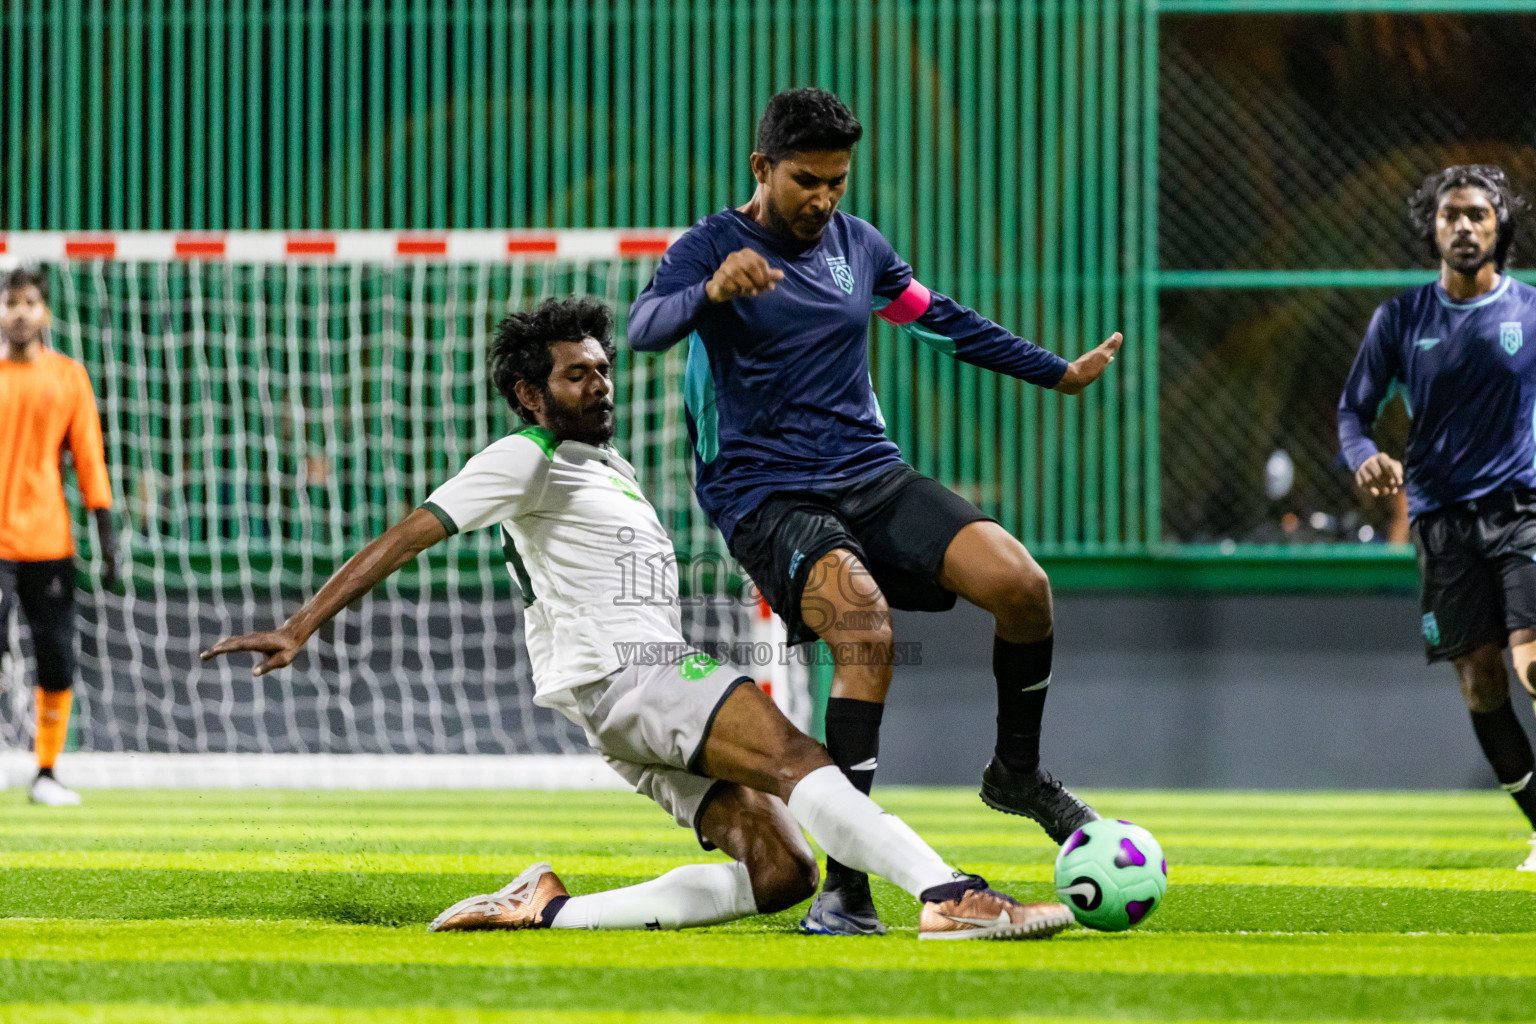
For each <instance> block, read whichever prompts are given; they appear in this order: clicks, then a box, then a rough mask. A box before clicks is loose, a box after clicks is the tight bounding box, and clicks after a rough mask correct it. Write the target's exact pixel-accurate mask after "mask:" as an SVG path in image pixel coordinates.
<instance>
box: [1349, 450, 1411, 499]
mask: <svg viewBox="0 0 1536 1024" xmlns="http://www.w3.org/2000/svg"><path fill="white" fill-rule="evenodd" d="M1355 484H1356V485H1357V486H1358V487H1359V488H1360V489H1361V490H1362V491H1364V492H1366V493H1367V494H1369V495H1370V496H1371V497H1373V498H1380V497H1383V496H1384V495H1388V494H1396V493H1397V492H1398V491H1400V490H1402V489H1403V464H1402V463H1401V462H1398V461H1397V460H1396V459H1394V458H1393V457H1392V456H1390V455H1388V454H1387V453H1386V452H1377V453H1376V454H1375V455H1372V456H1371V457H1370V458H1368V459H1366V460H1365V461H1364V462H1362V463H1360V468H1359V469H1357V470H1355Z"/></svg>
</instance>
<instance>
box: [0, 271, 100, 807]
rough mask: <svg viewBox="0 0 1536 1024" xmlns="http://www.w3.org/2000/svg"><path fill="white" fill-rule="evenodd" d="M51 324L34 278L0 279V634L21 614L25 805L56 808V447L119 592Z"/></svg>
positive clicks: (61, 609) (66, 624)
mask: <svg viewBox="0 0 1536 1024" xmlns="http://www.w3.org/2000/svg"><path fill="white" fill-rule="evenodd" d="M52 322H53V314H52V313H51V312H50V311H49V309H48V287H47V281H46V279H45V278H44V277H43V276H42V274H40V273H38V272H37V271H35V270H29V269H25V268H21V269H16V270H12V271H11V272H10V273H8V274H6V275H5V276H4V278H3V279H0V628H3V625H4V623H5V622H7V621H8V619H9V616H10V608H11V605H12V604H17V605H19V606H20V608H21V612H22V615H23V616H24V617H25V618H26V621H27V626H28V628H29V629H30V631H31V633H32V648H33V651H34V652H35V654H36V658H37V777H36V778H35V779H33V780H32V787H31V792H30V795H31V798H32V801H33V802H34V803H40V804H49V805H53V806H59V805H64V804H78V803H79V802H80V794H78V793H76V792H75V791H74V790H72V789H70V788H69V787H67V786H65V785H64V784H63V783H61V782H59V781H58V780H57V779H55V778H54V777H53V766H54V762H55V761H56V760H57V759H58V756H59V752H60V751H61V750H63V749H64V737H65V734H66V732H67V731H68V729H69V707H70V700H71V696H70V687H72V686H73V685H74V681H75V559H74V555H75V545H74V537H73V536H72V534H71V530H70V520H69V509H68V508H67V507H66V505H65V503H64V483H63V479H62V476H61V471H60V459H61V457H62V454H63V449H64V447H65V445H68V447H69V451H70V453H71V454H72V455H73V456H74V462H75V475H76V477H77V478H78V479H79V483H80V492H81V494H82V495H83V496H84V498H85V504H86V507H87V508H90V509H92V510H93V512H94V514H95V517H96V533H97V539H98V541H99V542H100V544H101V549H102V557H103V562H104V566H105V568H104V570H103V572H102V585H103V586H104V587H108V588H110V587H112V586H114V585H115V584H116V582H117V552H116V548H115V544H114V542H113V536H112V519H111V507H112V488H111V485H110V484H109V483H108V481H107V464H106V458H105V456H104V455H103V453H102V447H101V421H100V419H99V418H98V416H97V412H96V396H95V394H94V393H93V392H92V390H91V381H90V378H89V377H88V376H86V372H85V367H83V366H81V365H80V364H79V363H77V362H75V361H74V360H73V359H70V358H69V357H68V356H66V355H62V354H60V353H58V352H55V351H53V350H52V349H50V348H49V347H48V346H47V345H46V344H45V340H44V339H45V337H46V334H47V330H48V327H49V326H50V325H51V324H52Z"/></svg>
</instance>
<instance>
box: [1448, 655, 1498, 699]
mask: <svg viewBox="0 0 1536 1024" xmlns="http://www.w3.org/2000/svg"><path fill="white" fill-rule="evenodd" d="M1456 678H1457V682H1459V683H1460V684H1461V696H1462V699H1463V700H1465V701H1466V702H1467V707H1468V708H1469V709H1470V710H1472V711H1476V712H1478V713H1483V712H1487V711H1492V710H1494V709H1495V708H1498V707H1500V706H1502V705H1503V703H1504V702H1505V701H1506V700H1508V699H1509V676H1508V674H1507V673H1506V672H1505V670H1504V659H1503V657H1502V655H1500V656H1497V657H1492V658H1490V657H1486V656H1483V657H1479V656H1473V658H1471V659H1469V660H1468V662H1467V663H1465V664H1458V665H1457V666H1456Z"/></svg>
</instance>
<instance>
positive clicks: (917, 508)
mask: <svg viewBox="0 0 1536 1024" xmlns="http://www.w3.org/2000/svg"><path fill="white" fill-rule="evenodd" d="M994 521H995V520H993V519H992V517H991V516H989V515H987V514H986V513H985V512H982V511H981V510H980V509H978V508H977V507H976V506H975V505H972V504H971V503H970V502H968V501H966V500H965V499H964V498H962V497H960V496H959V495H958V494H956V493H954V492H953V491H951V490H950V489H949V488H947V487H945V486H944V485H942V484H940V483H938V482H937V481H935V480H930V479H929V478H928V477H926V476H923V475H922V474H921V473H919V472H918V471H917V470H915V469H913V468H912V467H911V466H908V465H905V464H903V465H900V466H896V467H893V468H892V469H890V470H887V471H885V472H882V473H878V474H876V475H875V476H873V477H870V478H868V479H865V480H859V481H856V482H854V483H852V484H849V485H847V486H846V487H844V488H841V489H840V490H837V491H835V492H828V491H814V492H802V493H792V494H776V495H774V496H773V497H771V498H769V499H768V500H767V501H765V502H763V503H762V504H761V505H759V506H758V507H757V509H756V510H755V511H753V512H752V513H751V514H750V515H748V516H747V517H746V518H745V519H743V520H742V521H741V522H740V523H738V524H737V525H736V531H735V533H733V534H732V535H731V555H732V556H733V557H734V558H735V559H736V561H737V562H739V563H740V564H741V567H742V568H743V569H744V570H746V572H747V574H748V575H749V576H751V577H752V582H754V583H755V584H757V589H758V590H759V591H761V592H762V595H763V597H764V599H765V600H767V602H768V605H769V607H771V608H772V609H773V610H774V611H775V612H777V613H778V614H779V617H780V618H782V619H783V620H784V623H785V626H786V627H787V628H788V632H789V643H790V644H791V645H793V644H801V643H806V642H808V641H811V640H815V639H816V631H815V630H814V629H813V628H812V627H811V626H809V625H807V624H806V623H805V621H804V620H803V619H802V618H801V616H800V595H801V592H802V591H803V590H804V589H805V580H806V575H807V574H808V573H809V571H810V569H811V567H812V566H813V565H815V564H816V562H817V561H818V560H819V559H820V558H821V557H822V556H823V555H825V554H826V553H827V552H828V551H832V550H835V549H837V548H846V549H848V550H849V551H851V552H853V554H854V555H856V556H857V557H858V559H859V561H861V562H863V563H864V566H865V567H866V568H867V569H869V572H870V575H871V576H872V577H873V578H874V581H875V583H876V584H878V585H879V587H880V591H881V593H883V594H884V595H885V600H886V603H887V604H889V605H890V606H891V607H892V608H900V609H902V610H904V611H919V612H942V611H948V610H949V609H950V608H953V607H954V606H955V595H954V593H953V592H952V591H949V590H946V589H944V587H942V586H941V585H940V584H939V574H940V570H942V569H943V567H944V552H945V551H947V550H948V549H949V543H950V541H952V540H954V539H955V534H957V533H959V532H960V530H961V528H962V527H964V526H966V525H967V524H969V523H975V522H994Z"/></svg>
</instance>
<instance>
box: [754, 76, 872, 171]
mask: <svg viewBox="0 0 1536 1024" xmlns="http://www.w3.org/2000/svg"><path fill="white" fill-rule="evenodd" d="M863 137H864V126H863V125H861V124H859V122H858V120H857V119H856V118H855V117H854V116H853V111H851V110H849V109H848V107H847V106H846V105H845V104H844V103H843V101H842V100H840V99H838V98H837V97H836V96H834V95H832V94H831V93H830V92H827V90H825V89H818V88H816V87H815V86H808V87H806V88H804V89H786V90H785V91H784V92H781V93H778V94H777V95H775V96H774V97H773V98H772V99H771V100H769V101H768V108H767V109H766V110H764V111H763V116H762V119H761V120H760V121H758V122H757V151H758V152H759V153H761V154H763V156H765V157H767V158H768V162H769V163H770V164H776V163H778V162H779V161H780V160H782V159H784V158H785V157H787V156H789V155H790V154H791V153H809V152H816V151H820V150H833V149H852V148H853V147H854V145H855V144H856V143H857V142H858V141H859V140H860V139H861V138H863Z"/></svg>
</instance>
